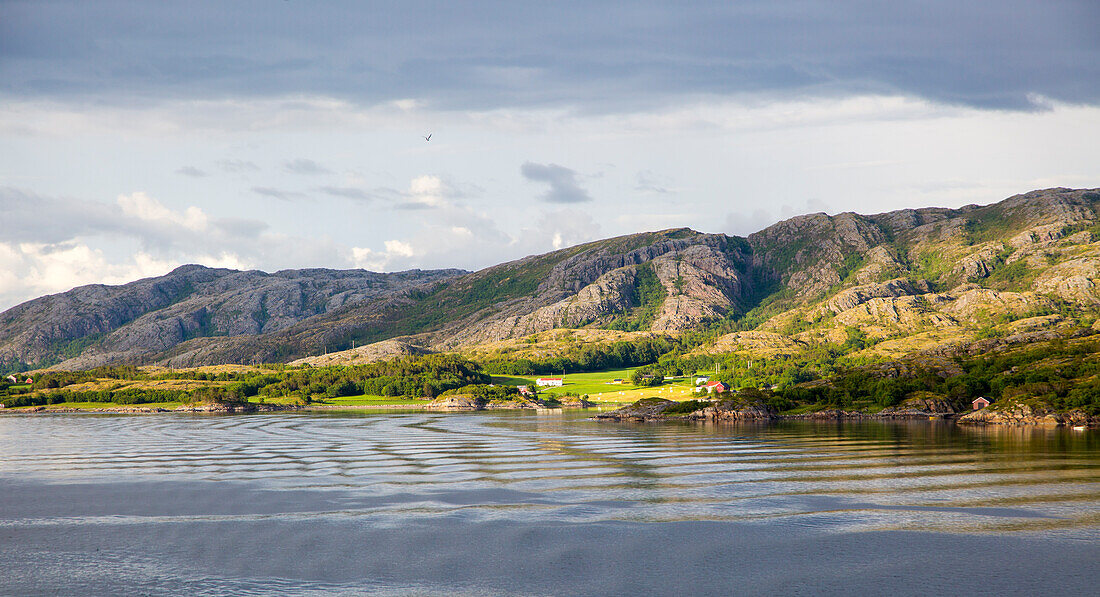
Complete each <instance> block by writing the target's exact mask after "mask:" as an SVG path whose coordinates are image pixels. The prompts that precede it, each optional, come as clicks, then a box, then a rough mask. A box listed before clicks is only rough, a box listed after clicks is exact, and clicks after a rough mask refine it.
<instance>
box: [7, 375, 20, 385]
mask: <svg viewBox="0 0 1100 597" xmlns="http://www.w3.org/2000/svg"><path fill="white" fill-rule="evenodd" d="M8 381H9V382H11V383H19V380H18V379H16V378H15V376H14V375H9V376H8Z"/></svg>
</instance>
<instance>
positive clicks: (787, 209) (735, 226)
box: [721, 197, 831, 236]
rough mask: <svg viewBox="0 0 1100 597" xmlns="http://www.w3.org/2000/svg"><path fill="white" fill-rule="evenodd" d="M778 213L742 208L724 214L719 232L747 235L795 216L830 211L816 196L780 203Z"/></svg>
mask: <svg viewBox="0 0 1100 597" xmlns="http://www.w3.org/2000/svg"><path fill="white" fill-rule="evenodd" d="M778 207H779V213H774V212H772V211H770V210H767V209H764V208H756V209H753V210H743V211H737V212H730V213H728V214H726V222H725V225H724V226H723V227H722V230H721V232H725V233H727V234H735V235H738V236H748V235H750V234H752V233H753V232H759V231H761V230H763V229H765V228H767V227H768V226H771V225H772V224H775V223H776V222H779V221H781V220H786V219H789V218H793V217H795V216H799V215H804V214H811V213H821V212H829V211H831V209H830V207H829V205H828V204H827V203H825V202H824V201H821V200H820V199H816V198H812V197H811V198H809V199H806V200H804V201H802V202H796V203H795V204H794V205H792V204H791V203H782V204H780V205H779V206H778Z"/></svg>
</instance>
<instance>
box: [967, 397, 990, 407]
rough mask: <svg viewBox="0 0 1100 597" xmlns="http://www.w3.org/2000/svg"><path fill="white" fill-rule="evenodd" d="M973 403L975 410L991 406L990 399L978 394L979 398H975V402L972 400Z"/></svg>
mask: <svg viewBox="0 0 1100 597" xmlns="http://www.w3.org/2000/svg"><path fill="white" fill-rule="evenodd" d="M971 404H973V405H974V410H981V409H983V408H985V407H987V406H989V401H988V400H986V399H985V398H983V397H981V396H978V397H977V398H975V399H974V402H971Z"/></svg>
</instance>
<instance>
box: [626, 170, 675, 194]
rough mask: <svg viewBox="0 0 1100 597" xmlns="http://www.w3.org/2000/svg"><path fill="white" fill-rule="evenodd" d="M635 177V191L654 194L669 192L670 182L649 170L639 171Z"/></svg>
mask: <svg viewBox="0 0 1100 597" xmlns="http://www.w3.org/2000/svg"><path fill="white" fill-rule="evenodd" d="M635 179H636V181H637V184H635V185H634V190H635V191H640V192H642V193H651V194H654V195H667V194H668V193H669V190H668V183H666V182H664V181H663V180H662V179H660V178H659V177H658V176H657V175H656V174H654V173H653V172H650V171H649V170H643V171H642V172H639V173H638V174H637V176H636V177H635Z"/></svg>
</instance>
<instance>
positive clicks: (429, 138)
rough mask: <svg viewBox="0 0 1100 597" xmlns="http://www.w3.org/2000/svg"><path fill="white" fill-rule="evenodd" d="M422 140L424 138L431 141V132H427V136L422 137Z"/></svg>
mask: <svg viewBox="0 0 1100 597" xmlns="http://www.w3.org/2000/svg"><path fill="white" fill-rule="evenodd" d="M424 140H425V141H431V140H432V134H431V133H428V136H427V137H424Z"/></svg>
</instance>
